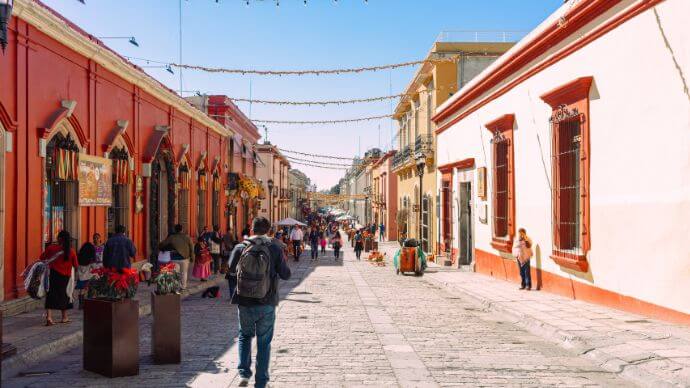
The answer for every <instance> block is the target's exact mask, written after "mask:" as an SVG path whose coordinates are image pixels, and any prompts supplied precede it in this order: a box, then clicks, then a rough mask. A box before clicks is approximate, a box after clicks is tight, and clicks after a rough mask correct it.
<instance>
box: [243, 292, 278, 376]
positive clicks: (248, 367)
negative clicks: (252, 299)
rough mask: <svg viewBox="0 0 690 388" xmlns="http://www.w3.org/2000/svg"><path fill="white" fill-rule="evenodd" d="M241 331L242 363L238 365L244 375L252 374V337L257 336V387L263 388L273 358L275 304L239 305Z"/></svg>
mask: <svg viewBox="0 0 690 388" xmlns="http://www.w3.org/2000/svg"><path fill="white" fill-rule="evenodd" d="M238 313H239V318H240V319H239V321H240V333H239V338H238V347H239V351H240V363H239V365H238V366H237V369H238V370H239V374H240V376H242V377H246V378H250V377H251V376H252V338H254V336H256V343H257V349H256V378H255V380H256V385H255V386H256V387H257V388H263V387H265V386H266V384H267V383H268V380H269V376H268V362H269V360H270V359H271V340H273V325H274V324H275V321H276V313H275V306H271V305H259V306H238Z"/></svg>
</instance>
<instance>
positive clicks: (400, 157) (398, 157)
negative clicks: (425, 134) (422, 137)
mask: <svg viewBox="0 0 690 388" xmlns="http://www.w3.org/2000/svg"><path fill="white" fill-rule="evenodd" d="M411 158H412V149H411V148H410V146H406V147H404V148H403V149H402V150H400V152H397V153H396V154H395V155H394V156H393V169H396V168H399V167H401V166H403V165H405V164H406V163H407V162H409V161H410V159H411Z"/></svg>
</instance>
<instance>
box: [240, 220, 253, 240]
mask: <svg viewBox="0 0 690 388" xmlns="http://www.w3.org/2000/svg"><path fill="white" fill-rule="evenodd" d="M250 233H251V231H250V230H249V224H247V225H245V226H244V229H242V239H243V240H244V239H245V238H247V237H249V234H250Z"/></svg>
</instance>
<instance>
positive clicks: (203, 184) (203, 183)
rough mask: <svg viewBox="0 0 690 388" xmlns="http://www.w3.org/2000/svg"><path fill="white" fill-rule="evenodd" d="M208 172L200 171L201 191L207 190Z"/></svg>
mask: <svg viewBox="0 0 690 388" xmlns="http://www.w3.org/2000/svg"><path fill="white" fill-rule="evenodd" d="M207 183H208V182H207V180H206V170H205V169H204V170H199V190H204V191H205V190H206V185H207Z"/></svg>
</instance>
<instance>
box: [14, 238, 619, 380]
mask: <svg viewBox="0 0 690 388" xmlns="http://www.w3.org/2000/svg"><path fill="white" fill-rule="evenodd" d="M305 256H307V255H305ZM307 257H308V256H307ZM292 267H293V278H292V279H291V280H290V281H287V282H282V283H281V294H282V295H283V301H282V302H281V304H280V306H279V310H278V318H277V323H276V334H275V337H274V340H273V347H272V364H271V380H272V386H278V387H311V386H313V387H324V386H328V387H332V386H348V387H349V386H379V387H380V386H407V387H426V386H463V385H464V386H473V387H477V386H560V387H570V386H592V385H593V386H630V385H631V384H630V383H629V382H626V381H624V380H619V379H618V377H617V376H616V375H615V374H612V373H609V372H604V371H603V370H601V369H599V368H598V367H595V366H594V365H593V364H591V363H590V361H589V360H586V359H584V358H582V357H578V356H577V355H576V354H574V353H570V352H569V351H568V350H565V349H563V348H561V347H559V346H557V345H555V344H553V343H550V342H547V341H546V340H542V339H540V338H538V337H536V336H535V335H532V334H530V333H528V332H527V331H525V330H524V329H521V328H518V327H516V326H514V325H512V324H510V323H507V322H505V321H504V320H503V319H502V317H501V316H500V315H497V314H496V313H490V312H486V311H485V310H483V309H481V308H479V307H478V306H476V305H474V304H473V303H472V302H470V301H469V300H468V299H465V298H463V297H462V296H460V295H459V294H451V293H449V292H448V291H446V290H445V289H441V288H439V286H436V285H433V284H431V283H429V282H428V281H427V280H425V278H424V277H414V276H396V275H395V274H394V271H393V270H392V268H391V267H390V266H386V267H377V266H373V265H371V264H369V263H368V262H365V261H361V262H357V261H355V260H354V254H352V251H346V255H345V260H344V261H337V262H336V261H334V260H333V256H332V255H331V252H330V251H329V253H328V255H327V256H326V257H325V258H321V259H320V260H319V262H318V263H316V264H313V263H312V262H311V261H310V260H309V259H308V258H307V259H306V260H305V259H304V258H303V259H302V260H301V261H300V262H299V263H292ZM150 323H151V321H150V317H149V318H145V319H142V320H141V328H140V336H141V371H140V375H139V376H137V377H132V378H120V379H113V380H109V379H106V378H101V377H99V376H97V375H94V374H91V373H89V372H84V371H82V369H81V348H76V349H74V350H72V351H70V352H68V353H66V354H62V355H59V356H57V357H55V358H53V359H52V360H49V361H47V362H44V363H42V364H39V365H36V366H34V367H32V368H29V369H27V370H25V371H24V372H23V373H22V374H20V375H19V376H17V377H14V378H11V379H8V380H5V381H3V386H6V387H58V386H60V387H62V386H65V387H66V386H71V387H77V386H160V387H162V386H171V387H173V386H195V387H223V386H236V385H237V382H238V379H237V375H236V370H235V367H236V362H237V354H236V352H237V348H236V336H237V318H236V313H235V308H234V307H231V306H230V305H229V302H228V300H227V291H226V289H223V297H222V298H221V299H202V298H200V297H199V296H193V297H190V298H188V299H186V300H185V301H184V302H183V330H184V334H183V363H182V364H181V365H176V366H160V365H153V363H152V360H151V358H150V348H149V346H150V345H149V344H150V341H149V340H150V334H149V333H150Z"/></svg>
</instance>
